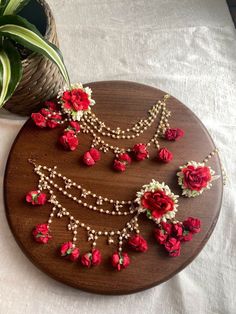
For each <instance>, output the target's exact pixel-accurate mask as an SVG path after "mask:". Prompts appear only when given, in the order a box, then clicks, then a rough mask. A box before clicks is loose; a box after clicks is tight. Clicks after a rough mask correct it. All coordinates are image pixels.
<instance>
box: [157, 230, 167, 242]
mask: <svg viewBox="0 0 236 314" xmlns="http://www.w3.org/2000/svg"><path fill="white" fill-rule="evenodd" d="M154 236H155V238H156V240H157V242H158V243H159V244H165V243H166V240H167V238H168V234H167V233H166V232H165V231H164V230H163V229H159V228H156V229H155V230H154Z"/></svg>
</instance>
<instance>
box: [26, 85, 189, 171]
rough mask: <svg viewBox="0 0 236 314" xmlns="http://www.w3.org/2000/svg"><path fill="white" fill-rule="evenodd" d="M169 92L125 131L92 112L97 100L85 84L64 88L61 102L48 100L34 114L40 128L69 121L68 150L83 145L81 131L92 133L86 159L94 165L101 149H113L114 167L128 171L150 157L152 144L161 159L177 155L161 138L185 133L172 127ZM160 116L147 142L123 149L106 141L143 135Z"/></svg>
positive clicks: (64, 138)
mask: <svg viewBox="0 0 236 314" xmlns="http://www.w3.org/2000/svg"><path fill="white" fill-rule="evenodd" d="M169 97H170V96H169V95H165V96H164V97H163V100H159V101H158V102H157V103H156V104H155V105H153V106H152V107H151V109H150V110H149V111H148V117H146V118H145V119H141V120H139V121H138V122H137V123H135V124H134V125H133V126H132V127H130V128H127V129H126V130H121V129H120V128H119V127H117V128H116V129H111V128H110V127H108V126H107V125H106V124H105V123H104V122H103V121H101V120H99V119H98V118H97V116H96V115H95V114H94V113H93V112H92V106H93V105H94V104H95V101H94V100H93V99H92V91H91V89H90V88H89V87H83V85H82V84H75V85H72V86H71V88H70V89H69V90H64V91H60V92H59V94H58V101H57V102H53V101H46V102H45V107H44V108H42V109H41V110H40V111H39V112H37V113H32V115H31V117H32V119H33V121H34V123H35V124H36V125H37V126H38V127H40V128H46V127H48V128H55V127H57V126H60V125H61V124H65V123H66V124H67V127H66V128H65V129H64V131H63V133H62V135H61V136H60V138H59V143H60V144H61V145H62V146H63V147H64V149H66V150H68V151H74V150H76V149H77V147H78V146H79V139H78V134H79V132H80V131H82V132H83V133H89V134H90V135H91V136H92V141H91V147H90V149H89V151H87V152H85V153H84V155H83V162H84V163H85V164H86V165H87V166H94V165H95V164H96V163H97V162H98V161H99V160H100V158H101V152H104V153H107V152H108V151H111V152H113V154H114V155H115V158H114V161H113V168H114V170H116V171H121V172H123V171H125V170H126V168H127V166H129V165H130V164H131V162H132V160H137V161H142V160H145V159H147V158H149V151H148V149H149V147H150V146H151V145H154V146H155V147H156V148H157V159H158V160H159V161H162V162H164V163H168V162H170V161H171V160H172V159H173V154H172V153H171V152H170V151H169V150H168V149H167V148H165V147H163V148H160V145H159V142H158V138H165V139H166V140H168V141H176V140H178V139H180V138H181V137H183V135H184V132H183V130H181V129H179V128H174V129H173V128H170V125H169V122H168V117H169V116H170V112H169V111H168V110H167V109H166V101H167V99H168V98H169ZM159 115H160V122H159V124H158V125H157V128H156V131H155V133H154V134H153V136H152V137H151V138H150V140H149V141H148V142H147V143H138V144H134V146H133V147H127V148H121V147H118V146H117V145H111V144H110V143H108V142H106V138H110V139H112V141H114V142H115V141H116V140H126V139H127V140H130V139H135V138H137V137H139V136H140V135H141V134H143V133H144V132H145V131H146V130H147V129H148V128H150V127H151V126H152V125H153V123H154V121H155V120H156V119H157V117H158V116H159Z"/></svg>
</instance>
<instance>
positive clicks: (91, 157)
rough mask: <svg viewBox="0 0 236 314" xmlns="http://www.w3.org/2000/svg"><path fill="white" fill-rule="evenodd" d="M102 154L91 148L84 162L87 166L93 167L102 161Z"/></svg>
mask: <svg viewBox="0 0 236 314" xmlns="http://www.w3.org/2000/svg"><path fill="white" fill-rule="evenodd" d="M100 158H101V154H100V152H99V150H97V149H96V148H91V149H90V150H89V151H88V152H85V153H84V156H83V162H84V163H85V165H87V166H93V165H95V163H96V162H97V161H98V160H100Z"/></svg>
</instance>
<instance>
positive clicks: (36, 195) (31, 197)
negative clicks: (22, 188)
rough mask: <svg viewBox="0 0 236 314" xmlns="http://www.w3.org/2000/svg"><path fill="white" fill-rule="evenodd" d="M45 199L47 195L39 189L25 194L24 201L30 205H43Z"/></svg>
mask: <svg viewBox="0 0 236 314" xmlns="http://www.w3.org/2000/svg"><path fill="white" fill-rule="evenodd" d="M46 201H47V195H46V194H45V193H41V192H39V191H30V192H29V193H28V194H27V195H26V202H28V203H31V204H32V205H44V204H45V203H46Z"/></svg>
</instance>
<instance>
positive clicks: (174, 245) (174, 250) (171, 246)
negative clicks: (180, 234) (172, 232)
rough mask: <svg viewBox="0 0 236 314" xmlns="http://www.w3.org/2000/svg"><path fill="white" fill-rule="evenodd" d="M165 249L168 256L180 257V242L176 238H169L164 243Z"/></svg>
mask: <svg viewBox="0 0 236 314" xmlns="http://www.w3.org/2000/svg"><path fill="white" fill-rule="evenodd" d="M165 249H166V251H167V252H169V256H173V257H174V256H179V255H180V241H179V240H177V239H176V238H169V239H168V241H167V242H166V243H165Z"/></svg>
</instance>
